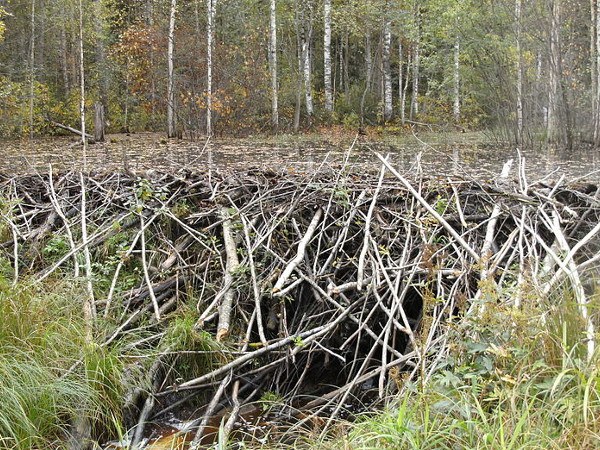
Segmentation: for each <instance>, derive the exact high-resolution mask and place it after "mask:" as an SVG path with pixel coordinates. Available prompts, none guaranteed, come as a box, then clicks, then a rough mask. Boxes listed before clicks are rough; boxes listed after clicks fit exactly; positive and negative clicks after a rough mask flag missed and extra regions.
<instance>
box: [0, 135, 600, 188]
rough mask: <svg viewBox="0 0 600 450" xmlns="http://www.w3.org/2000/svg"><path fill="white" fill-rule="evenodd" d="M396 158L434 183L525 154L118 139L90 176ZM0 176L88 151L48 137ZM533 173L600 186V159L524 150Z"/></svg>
mask: <svg viewBox="0 0 600 450" xmlns="http://www.w3.org/2000/svg"><path fill="white" fill-rule="evenodd" d="M375 151H377V152H380V153H382V154H383V155H385V154H388V153H389V154H390V158H391V161H392V163H393V164H394V165H395V166H396V167H397V168H399V169H400V170H402V171H410V170H415V169H414V167H415V161H416V159H417V157H418V155H421V156H420V158H421V165H422V168H423V171H424V172H425V173H426V174H427V175H431V176H463V177H475V178H478V179H486V178H492V177H494V176H495V175H496V174H498V173H499V172H500V171H501V169H502V165H503V164H504V163H505V162H506V160H508V159H509V158H514V159H516V158H517V157H518V154H517V151H516V150H514V149H513V148H508V147H502V146H498V145H489V144H481V143H473V142H468V140H465V139H464V138H463V139H462V140H457V141H455V142H451V141H449V140H446V141H445V142H443V143H441V144H439V143H437V144H429V143H425V142H423V141H416V140H415V141H413V142H410V143H408V144H402V145H389V144H382V143H376V142H375V143H374V142H357V143H356V144H355V145H354V147H353V148H352V149H351V151H349V152H348V146H334V145H331V144H324V143H323V142H320V143H316V144H313V143H308V142H302V143H295V144H290V143H284V144H279V143H277V144H273V143H256V142H248V141H244V140H241V139H238V140H215V141H212V142H209V143H208V144H207V143H205V142H189V141H168V140H166V139H164V138H163V137H162V136H161V135H159V134H137V135H131V136H126V135H113V136H110V137H109V142H107V143H102V144H95V145H90V146H89V148H88V152H87V158H86V160H87V165H88V168H89V169H99V170H123V169H130V170H133V171H141V170H148V169H165V168H170V169H180V168H186V169H189V170H197V171H205V170H207V169H208V168H209V167H212V168H217V169H231V170H238V169H245V168H249V167H259V168H268V169H275V170H279V169H285V168H287V169H289V170H300V171H311V170H314V169H316V168H318V167H319V166H320V165H321V164H323V163H324V161H326V163H330V164H339V163H341V162H343V161H344V160H345V159H346V158H347V160H348V163H349V164H351V165H358V166H360V170H363V171H364V170H365V168H373V169H376V168H378V167H379V166H380V164H379V161H378V159H377V157H376V156H375V154H374V152H375ZM0 154H2V156H3V157H2V159H1V160H0V171H1V172H5V173H9V174H12V173H23V172H32V171H44V172H45V171H47V170H48V165H49V164H52V165H53V167H54V168H55V169H81V168H82V167H83V154H82V147H81V145H79V144H78V143H77V142H74V139H73V138H69V137H57V138H42V139H36V140H34V141H32V142H29V141H22V142H18V141H17V142H15V141H10V142H0ZM522 156H523V158H524V162H525V172H526V174H527V177H528V178H529V179H530V180H531V181H536V180H538V179H540V178H542V177H545V176H548V175H549V178H551V179H556V178H559V177H560V176H561V175H563V174H564V175H565V176H566V177H567V178H568V179H573V178H576V177H581V176H586V178H587V179H589V180H590V181H596V180H598V179H600V172H595V173H592V172H594V171H598V170H600V152H598V150H594V149H591V148H589V147H580V148H577V149H573V150H567V151H562V150H561V151H552V150H543V151H541V150H536V151H532V150H529V151H524V152H523V154H522Z"/></svg>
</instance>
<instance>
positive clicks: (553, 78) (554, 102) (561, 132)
mask: <svg viewBox="0 0 600 450" xmlns="http://www.w3.org/2000/svg"><path fill="white" fill-rule="evenodd" d="M560 1H561V0H553V1H552V2H551V15H550V67H549V71H550V74H549V75H550V77H549V83H550V84H549V92H548V125H547V130H546V132H547V140H548V143H549V144H558V145H564V144H565V143H566V141H567V139H566V132H565V126H564V124H563V123H561V100H562V98H563V97H562V92H561V72H562V68H561V66H562V64H561V39H560V28H561V5H560Z"/></svg>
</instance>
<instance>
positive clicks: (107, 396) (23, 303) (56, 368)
mask: <svg viewBox="0 0 600 450" xmlns="http://www.w3.org/2000/svg"><path fill="white" fill-rule="evenodd" d="M83 295H84V294H83V292H82V290H81V289H79V288H78V287H77V283H74V282H68V283H57V284H55V285H52V284H50V283H47V284H46V285H44V286H43V287H37V288H36V287H32V286H27V285H25V284H21V285H18V286H16V287H11V286H10V285H9V283H7V282H6V280H4V279H2V278H0V449H11V450H12V449H14V450H21V449H23V450H25V449H28V450H29V449H36V448H39V449H45V448H62V445H63V444H61V442H62V443H64V442H65V438H66V437H67V436H68V434H69V432H70V427H71V424H72V423H73V422H74V420H76V419H80V418H86V420H88V421H89V423H90V424H91V425H92V433H93V434H96V435H100V434H102V433H105V432H106V431H107V430H108V431H109V432H110V431H111V430H110V429H111V427H116V426H117V422H118V419H114V417H115V415H116V416H117V417H118V414H119V413H118V411H119V410H120V395H121V391H122V387H121V385H122V383H121V380H120V374H121V372H122V365H121V363H120V360H119V358H118V356H117V353H116V352H115V351H114V350H109V349H104V348H101V347H100V346H95V345H89V344H86V342H85V323H84V320H83V317H82V314H81V299H82V298H84V297H83Z"/></svg>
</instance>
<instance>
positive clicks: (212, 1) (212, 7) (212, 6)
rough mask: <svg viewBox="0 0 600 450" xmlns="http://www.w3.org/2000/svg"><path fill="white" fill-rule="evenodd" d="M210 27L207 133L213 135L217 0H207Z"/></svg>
mask: <svg viewBox="0 0 600 450" xmlns="http://www.w3.org/2000/svg"><path fill="white" fill-rule="evenodd" d="M207 4H208V8H207V13H208V17H207V19H208V27H207V51H206V134H207V136H212V135H213V123H212V82H213V79H212V73H213V49H214V39H215V24H214V21H215V12H216V9H217V0H207Z"/></svg>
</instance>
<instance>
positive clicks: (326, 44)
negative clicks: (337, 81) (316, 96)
mask: <svg viewBox="0 0 600 450" xmlns="http://www.w3.org/2000/svg"><path fill="white" fill-rule="evenodd" d="M323 20H324V27H325V30H324V37H323V65H324V69H323V72H324V76H325V80H324V82H325V109H326V110H327V111H329V112H332V111H333V90H332V87H331V0H324V2H323Z"/></svg>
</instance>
